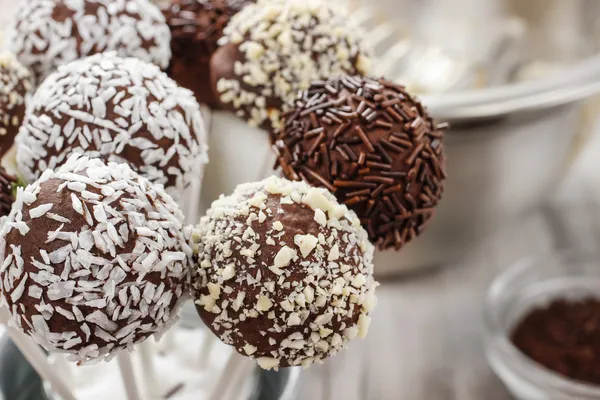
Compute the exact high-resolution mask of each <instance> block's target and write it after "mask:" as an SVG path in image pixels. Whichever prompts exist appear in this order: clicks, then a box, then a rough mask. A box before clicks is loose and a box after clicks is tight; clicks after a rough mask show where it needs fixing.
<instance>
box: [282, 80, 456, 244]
mask: <svg viewBox="0 0 600 400" xmlns="http://www.w3.org/2000/svg"><path fill="white" fill-rule="evenodd" d="M284 120H285V127H284V128H283V129H282V130H281V132H280V133H278V134H275V135H274V136H273V140H274V142H275V146H274V149H275V150H276V151H277V153H278V160H277V166H279V167H281V169H282V171H283V174H284V175H285V176H286V177H287V178H289V179H303V180H305V181H307V182H309V183H311V184H313V185H317V186H322V187H326V188H328V189H329V190H331V191H332V192H333V193H334V194H335V195H336V197H337V198H338V199H339V201H340V202H343V203H344V204H346V205H348V207H350V208H351V209H352V210H354V211H355V212H356V213H357V215H358V216H359V218H360V219H361V222H362V224H363V226H364V227H365V229H366V230H367V231H368V232H369V237H370V238H371V240H372V241H373V242H374V243H376V244H377V246H378V247H379V248H380V249H388V248H391V247H394V248H396V249H397V250H398V249H400V248H401V247H402V246H403V245H405V244H406V243H408V242H409V241H410V240H412V239H414V238H415V237H416V236H417V235H419V233H421V232H422V231H423V229H424V228H425V226H426V224H427V222H428V221H429V220H430V218H431V217H432V216H433V214H434V211H435V206H436V205H437V204H438V201H439V200H440V198H441V196H442V192H443V181H444V179H445V177H446V173H445V156H444V148H443V143H442V140H443V133H442V131H441V128H443V126H442V125H437V126H436V125H435V123H434V121H433V120H432V119H431V117H430V116H429V114H428V113H427V111H426V110H425V109H424V107H423V106H422V105H421V103H419V101H418V100H417V99H415V98H414V97H412V96H411V95H410V94H409V93H407V92H406V91H405V90H404V88H403V87H402V86H399V85H396V84H393V83H391V82H387V81H385V80H383V79H379V80H373V79H368V78H363V77H358V76H356V77H349V76H345V77H337V78H332V79H330V80H328V81H326V82H318V83H314V84H313V85H312V86H311V87H310V89H308V90H307V91H304V92H302V93H301V94H300V95H299V98H298V100H297V101H296V108H295V109H294V110H293V111H291V112H289V113H287V114H286V115H285V118H284Z"/></svg>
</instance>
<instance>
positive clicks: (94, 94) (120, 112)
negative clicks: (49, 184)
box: [16, 53, 208, 197]
mask: <svg viewBox="0 0 600 400" xmlns="http://www.w3.org/2000/svg"><path fill="white" fill-rule="evenodd" d="M16 140H17V143H18V148H17V162H18V165H19V169H20V170H21V172H22V173H23V175H24V177H25V179H26V180H28V181H29V182H32V181H34V180H35V179H36V178H37V177H39V176H40V175H41V173H42V172H44V170H46V169H47V168H55V167H57V166H60V165H61V164H62V163H64V162H65V161H66V160H67V158H68V157H69V156H70V154H72V153H85V154H86V155H88V156H90V157H99V158H102V159H104V160H106V161H115V162H127V163H128V164H129V165H130V166H131V167H132V168H133V169H134V170H136V171H137V172H139V173H140V174H142V175H144V176H145V177H146V178H148V179H150V180H151V181H152V182H155V183H160V184H163V185H165V187H166V188H167V190H168V191H169V193H170V194H171V195H173V196H174V197H179V196H180V195H181V192H182V191H183V190H184V188H185V187H187V186H188V185H189V183H190V182H191V180H192V179H193V174H195V173H198V171H195V170H194V168H195V165H196V164H198V162H199V161H200V162H206V161H207V160H208V156H207V154H206V152H207V144H206V135H205V132H204V122H203V120H202V115H201V114H200V106H199V105H198V102H197V101H196V99H195V98H194V95H193V93H192V92H191V91H189V90H187V89H182V88H180V87H179V86H177V84H176V83H175V82H174V81H173V80H172V79H170V78H169V77H167V75H166V74H165V73H163V72H162V71H160V69H159V68H158V67H157V66H155V65H152V64H149V63H146V62H143V61H140V60H138V59H135V58H120V57H118V56H116V55H115V54H114V53H104V54H97V55H94V56H91V57H88V58H85V59H82V60H78V61H74V62H72V63H70V64H67V65H64V66H61V67H60V68H59V69H58V71H57V72H55V73H53V74H52V75H50V76H49V77H48V79H46V80H45V81H44V83H43V84H42V85H41V86H40V87H39V88H38V90H37V91H36V93H35V95H34V96H33V98H32V100H31V104H30V107H28V112H27V115H26V117H25V122H24V123H23V126H22V127H21V130H20V131H19V134H18V136H17V139H16Z"/></svg>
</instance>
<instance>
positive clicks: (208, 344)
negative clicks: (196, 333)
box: [199, 329, 218, 368]
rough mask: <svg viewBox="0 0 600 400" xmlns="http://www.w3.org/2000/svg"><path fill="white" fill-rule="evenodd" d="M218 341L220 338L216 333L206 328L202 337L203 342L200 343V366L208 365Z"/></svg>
mask: <svg viewBox="0 0 600 400" xmlns="http://www.w3.org/2000/svg"><path fill="white" fill-rule="evenodd" d="M217 343H218V339H217V338H216V337H215V335H213V334H211V333H210V332H209V331H208V329H206V331H205V333H204V337H203V338H202V343H201V344H200V357H199V361H200V368H206V367H208V363H209V362H210V355H211V353H212V351H213V349H214V348H215V345H216V344H217Z"/></svg>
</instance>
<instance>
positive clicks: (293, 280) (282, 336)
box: [192, 177, 377, 369]
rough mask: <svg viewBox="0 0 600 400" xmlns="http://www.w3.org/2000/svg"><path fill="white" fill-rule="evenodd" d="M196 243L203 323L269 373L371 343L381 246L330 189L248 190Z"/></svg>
mask: <svg viewBox="0 0 600 400" xmlns="http://www.w3.org/2000/svg"><path fill="white" fill-rule="evenodd" d="M192 243H193V245H192V247H193V248H194V252H195V253H196V254H197V265H195V267H194V268H193V270H192V288H193V289H192V294H193V297H194V298H195V302H196V306H197V309H198V312H199V314H200V316H201V317H202V319H203V320H204V322H205V323H206V325H207V326H208V327H209V328H210V329H211V330H212V331H213V332H214V333H215V334H216V335H217V336H219V337H220V338H221V340H222V341H223V342H225V343H226V344H229V345H232V346H234V347H235V349H236V350H237V351H238V352H239V353H241V354H243V355H246V356H249V357H252V358H255V359H256V360H257V361H258V364H259V365H260V366H261V367H262V368H265V369H277V368H279V367H287V366H296V365H303V366H309V365H311V364H312V363H313V362H320V361H322V360H323V359H325V358H327V357H329V356H332V355H334V354H336V352H337V351H339V350H340V349H342V348H343V347H345V345H346V344H347V343H348V342H349V341H350V340H351V339H353V338H355V337H357V336H359V337H364V336H365V335H366V334H367V330H368V327H369V323H370V317H369V316H368V314H369V312H370V311H371V310H372V309H373V307H374V306H375V303H376V298H375V287H376V286H377V283H376V282H375V281H374V279H373V264H372V258H373V246H372V245H371V244H370V242H369V241H368V236H367V233H366V232H365V230H364V229H363V228H362V227H361V226H360V221H359V220H358V218H357V217H356V214H354V212H352V211H349V210H348V208H347V207H346V206H344V205H340V204H338V202H337V201H336V199H335V197H334V196H333V195H332V194H331V193H329V192H327V191H326V190H324V189H320V188H311V187H310V186H309V185H308V184H306V183H305V182H291V181H288V180H286V179H281V178H275V177H271V178H268V179H266V180H264V181H261V182H257V183H248V184H242V185H240V186H238V188H237V189H236V190H235V191H234V193H233V194H232V195H231V196H227V197H225V196H223V197H221V198H220V199H219V200H217V201H215V202H214V203H213V205H212V208H211V209H210V210H209V211H208V214H207V216H206V217H204V218H202V220H201V221H200V224H199V225H198V228H197V230H196V231H194V232H193V234H192Z"/></svg>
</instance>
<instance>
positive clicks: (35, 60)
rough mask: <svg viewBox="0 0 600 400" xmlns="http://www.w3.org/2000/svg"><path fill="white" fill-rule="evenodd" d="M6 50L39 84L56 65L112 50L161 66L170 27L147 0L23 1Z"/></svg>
mask: <svg viewBox="0 0 600 400" xmlns="http://www.w3.org/2000/svg"><path fill="white" fill-rule="evenodd" d="M19 3H20V6H19V9H18V11H17V16H16V21H15V22H16V26H15V29H14V31H15V32H14V35H13V37H12V38H11V41H10V46H11V50H12V51H13V52H14V53H15V54H16V55H17V58H18V59H19V61H20V62H21V63H22V64H23V65H25V66H26V67H28V68H30V69H31V70H32V71H33V73H34V74H35V76H36V79H37V81H38V83H41V81H42V80H43V79H44V78H45V77H47V76H48V75H49V74H50V73H52V72H54V71H55V70H56V68H58V67H59V66H60V65H64V64H67V63H69V62H71V61H75V60H77V59H80V58H83V57H87V56H90V55H93V54H97V53H102V52H107V51H115V52H117V54H119V55H120V56H122V57H136V58H139V59H141V60H143V61H147V62H151V63H153V64H156V65H158V66H160V67H161V68H163V69H165V68H167V66H168V65H169V60H170V58H171V49H170V40H171V35H170V32H169V27H168V26H167V24H166V23H165V19H164V16H163V15H162V13H161V12H160V9H159V8H158V7H157V6H156V5H154V4H152V3H151V2H149V1H148V0H118V1H115V0H80V1H67V0H27V1H21V2H19Z"/></svg>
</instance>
